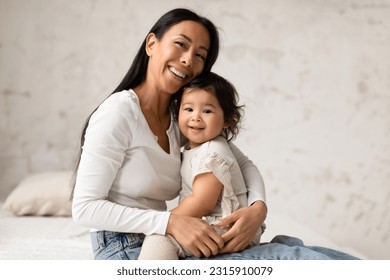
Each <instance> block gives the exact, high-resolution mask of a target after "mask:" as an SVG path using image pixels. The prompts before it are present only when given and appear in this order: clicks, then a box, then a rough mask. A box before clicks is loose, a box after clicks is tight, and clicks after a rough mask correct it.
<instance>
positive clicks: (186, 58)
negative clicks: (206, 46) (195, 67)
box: [181, 51, 192, 67]
mask: <svg viewBox="0 0 390 280" xmlns="http://www.w3.org/2000/svg"><path fill="white" fill-rule="evenodd" d="M181 63H183V64H184V65H186V66H187V67H191V66H192V56H191V53H190V51H186V52H184V53H183V54H182V56H181Z"/></svg>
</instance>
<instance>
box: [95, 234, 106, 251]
mask: <svg viewBox="0 0 390 280" xmlns="http://www.w3.org/2000/svg"><path fill="white" fill-rule="evenodd" d="M104 236H105V231H104V230H102V231H98V232H97V242H98V244H99V247H100V248H104V247H105V246H106V244H105V242H104Z"/></svg>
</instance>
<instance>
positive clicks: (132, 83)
mask: <svg viewBox="0 0 390 280" xmlns="http://www.w3.org/2000/svg"><path fill="white" fill-rule="evenodd" d="M186 20H190V21H195V22H198V23H200V24H202V25H203V26H204V27H205V28H206V29H207V31H208V32H209V36H210V47H209V51H208V54H207V58H206V62H205V65H204V68H203V72H208V71H211V68H212V66H213V65H214V63H215V61H216V60H217V58H218V54H219V34H218V30H217V28H216V26H215V25H214V24H213V23H212V22H211V21H210V20H209V19H207V18H205V17H202V16H200V15H198V14H196V13H195V12H193V11H191V10H188V9H183V8H178V9H174V10H171V11H169V12H167V13H165V14H164V15H162V16H161V17H160V19H158V20H157V22H156V23H155V24H154V25H153V27H152V28H151V29H150V31H149V32H148V34H150V33H154V34H155V35H156V37H157V39H161V38H162V37H163V35H164V34H165V32H166V31H167V30H168V29H169V28H171V27H172V26H173V25H175V24H178V23H180V22H182V21H186ZM145 48H146V37H145V39H144V41H143V43H142V45H141V46H140V48H139V50H138V52H137V54H136V56H135V57H134V60H133V62H132V64H131V66H130V69H129V71H128V72H127V73H126V75H125V77H124V78H123V80H122V81H121V82H120V83H119V85H118V86H117V87H116V88H115V90H114V91H113V92H112V93H111V94H110V95H112V94H113V93H115V92H120V91H122V90H129V89H132V88H135V87H137V86H138V85H140V84H141V83H142V82H143V81H144V80H145V78H146V70H147V67H148V62H149V56H148V55H147V54H146V50H145ZM110 95H109V96H110ZM109 96H108V97H109ZM108 97H107V98H108ZM98 108H99V107H97V108H95V110H93V112H92V113H91V114H90V115H89V116H88V118H87V120H86V122H85V124H84V127H83V129H82V133H81V140H80V149H79V153H78V157H77V162H76V167H75V172H74V176H73V182H72V195H71V197H72V198H73V191H74V186H75V183H76V176H77V169H78V167H79V164H80V158H81V152H82V147H83V145H84V141H85V132H86V130H87V128H88V124H89V120H90V118H91V116H92V114H93V113H94V112H95V111H96V110H97V109H98Z"/></svg>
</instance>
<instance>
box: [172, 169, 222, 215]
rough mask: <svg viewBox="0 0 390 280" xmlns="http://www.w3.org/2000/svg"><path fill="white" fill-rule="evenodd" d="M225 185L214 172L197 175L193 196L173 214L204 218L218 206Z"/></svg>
mask: <svg viewBox="0 0 390 280" xmlns="http://www.w3.org/2000/svg"><path fill="white" fill-rule="evenodd" d="M222 188H223V185H222V183H221V182H220V181H219V180H218V179H217V177H216V176H215V175H214V173H212V172H208V173H201V174H199V175H197V176H196V177H195V179H194V181H193V184H192V194H191V195H190V196H188V197H186V198H185V199H184V200H183V201H182V202H181V203H180V204H179V205H178V206H177V207H176V208H174V209H172V211H171V212H172V213H174V214H177V215H185V216H191V217H197V218H202V217H203V216H205V215H207V214H209V213H210V212H211V210H213V209H214V207H215V206H216V204H217V201H218V198H219V196H220V194H221V191H222Z"/></svg>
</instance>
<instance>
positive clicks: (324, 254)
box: [91, 231, 358, 260]
mask: <svg viewBox="0 0 390 280" xmlns="http://www.w3.org/2000/svg"><path fill="white" fill-rule="evenodd" d="M144 238H145V236H144V235H143V234H137V233H130V234H128V233H121V232H111V231H98V232H91V240H92V248H93V254H94V256H95V259H97V260H103V259H105V260H136V259H138V256H139V253H140V250H141V246H142V242H143V240H144ZM187 259H202V260H203V259H208V260H357V259H358V258H356V257H354V256H351V255H348V254H346V253H343V252H340V251H337V250H333V249H330V248H325V247H319V246H305V245H304V243H303V242H302V240H300V239H298V238H296V237H291V236H286V235H277V236H275V237H274V238H273V239H272V240H271V242H269V243H262V244H260V245H258V246H251V247H249V248H247V249H245V250H244V251H242V252H238V253H232V254H222V255H217V256H213V257H210V258H197V257H190V258H187Z"/></svg>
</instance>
